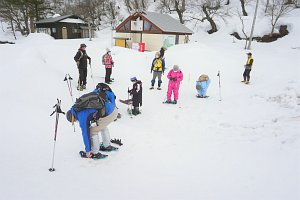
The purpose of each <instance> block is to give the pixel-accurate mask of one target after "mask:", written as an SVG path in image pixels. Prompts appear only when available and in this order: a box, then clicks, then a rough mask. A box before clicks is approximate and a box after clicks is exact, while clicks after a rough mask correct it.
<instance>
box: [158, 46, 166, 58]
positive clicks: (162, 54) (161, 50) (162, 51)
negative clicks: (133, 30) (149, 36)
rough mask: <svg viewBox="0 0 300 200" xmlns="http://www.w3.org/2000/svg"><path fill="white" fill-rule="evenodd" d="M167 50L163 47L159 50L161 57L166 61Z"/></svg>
mask: <svg viewBox="0 0 300 200" xmlns="http://www.w3.org/2000/svg"><path fill="white" fill-rule="evenodd" d="M166 50H167V48H166V47H161V48H160V50H159V53H160V57H161V58H162V59H165V51H166Z"/></svg>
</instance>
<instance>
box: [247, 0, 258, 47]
mask: <svg viewBox="0 0 300 200" xmlns="http://www.w3.org/2000/svg"><path fill="white" fill-rule="evenodd" d="M258 2H259V0H256V7H255V12H254V17H253V22H252V28H251V33H250V38H249V44H248V50H250V49H251V42H252V37H253V31H254V26H255V20H256V15H257V8H258Z"/></svg>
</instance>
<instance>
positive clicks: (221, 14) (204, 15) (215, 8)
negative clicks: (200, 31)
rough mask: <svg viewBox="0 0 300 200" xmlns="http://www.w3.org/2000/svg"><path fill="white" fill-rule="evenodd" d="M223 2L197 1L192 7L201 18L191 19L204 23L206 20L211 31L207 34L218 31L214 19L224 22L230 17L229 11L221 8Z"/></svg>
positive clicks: (194, 17) (220, 0)
mask: <svg viewBox="0 0 300 200" xmlns="http://www.w3.org/2000/svg"><path fill="white" fill-rule="evenodd" d="M223 5H224V4H223V0H198V1H197V2H196V3H195V5H194V7H195V8H196V9H197V10H198V12H199V13H200V15H201V16H193V17H191V18H192V19H195V20H198V21H201V22H204V21H205V20H207V21H208V22H209V24H210V26H211V29H210V30H209V31H207V32H208V33H209V34H212V33H215V32H217V31H218V28H217V25H216V23H215V18H221V19H222V20H223V21H225V22H226V17H229V16H230V9H229V8H225V7H224V6H223Z"/></svg>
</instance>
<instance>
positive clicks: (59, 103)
mask: <svg viewBox="0 0 300 200" xmlns="http://www.w3.org/2000/svg"><path fill="white" fill-rule="evenodd" d="M60 105H61V100H59V99H57V103H56V104H55V105H54V106H53V108H55V110H54V111H53V112H52V114H51V115H50V116H52V115H53V114H54V113H56V117H55V128H54V145H53V154H52V165H51V168H49V171H50V172H54V171H55V169H54V167H53V166H54V155H55V144H56V137H57V128H58V119H59V114H65V113H64V112H63V111H62V110H61V108H60Z"/></svg>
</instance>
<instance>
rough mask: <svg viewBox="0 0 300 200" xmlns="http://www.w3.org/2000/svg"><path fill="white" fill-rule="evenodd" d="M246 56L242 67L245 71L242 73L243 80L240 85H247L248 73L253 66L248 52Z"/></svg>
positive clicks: (250, 54)
mask: <svg viewBox="0 0 300 200" xmlns="http://www.w3.org/2000/svg"><path fill="white" fill-rule="evenodd" d="M247 55H248V58H247V62H246V65H244V67H245V71H244V73H243V77H244V80H242V81H241V82H242V83H245V84H249V81H250V72H251V69H252V65H253V58H252V53H250V52H249V53H247Z"/></svg>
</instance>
